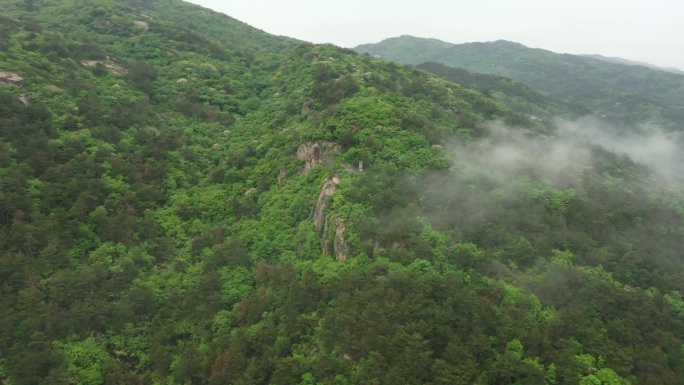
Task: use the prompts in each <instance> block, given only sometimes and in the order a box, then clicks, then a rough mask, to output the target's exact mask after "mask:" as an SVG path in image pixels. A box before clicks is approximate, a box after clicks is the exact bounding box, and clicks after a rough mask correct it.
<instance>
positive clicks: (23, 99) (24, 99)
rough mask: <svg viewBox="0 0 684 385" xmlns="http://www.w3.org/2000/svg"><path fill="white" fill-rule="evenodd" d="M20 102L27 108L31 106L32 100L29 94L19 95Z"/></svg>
mask: <svg viewBox="0 0 684 385" xmlns="http://www.w3.org/2000/svg"><path fill="white" fill-rule="evenodd" d="M19 101H20V102H21V103H22V104H23V105H25V106H30V105H31V98H29V96H28V95H27V94H21V95H19Z"/></svg>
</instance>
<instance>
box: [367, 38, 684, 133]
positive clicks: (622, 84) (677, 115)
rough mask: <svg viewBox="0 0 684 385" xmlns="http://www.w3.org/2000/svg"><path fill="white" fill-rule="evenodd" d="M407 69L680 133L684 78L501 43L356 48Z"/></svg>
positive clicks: (409, 42)
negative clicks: (434, 70)
mask: <svg viewBox="0 0 684 385" xmlns="http://www.w3.org/2000/svg"><path fill="white" fill-rule="evenodd" d="M354 49H355V50H357V51H358V52H361V53H369V54H373V55H377V56H382V57H383V58H385V59H388V60H394V61H397V62H399V63H403V64H412V65H418V64H421V63H424V62H436V63H440V64H443V65H446V66H449V67H454V68H458V69H461V70H468V71H473V72H476V73H481V74H490V75H497V76H503V77H506V78H510V79H513V80H516V81H519V82H521V83H523V84H525V85H527V86H529V87H531V88H532V89H533V90H535V91H538V92H540V93H542V94H544V95H546V96H548V97H550V98H551V99H553V100H556V101H560V102H564V103H567V104H569V105H574V106H581V107H583V108H584V109H587V110H589V111H592V112H593V113H594V114H596V115H599V116H603V117H605V118H607V119H610V120H613V121H616V122H620V123H621V124H630V123H635V122H641V123H650V124H657V125H660V126H663V127H665V128H666V129H668V130H681V128H682V121H684V108H683V107H682V106H683V105H684V75H682V74H681V73H672V72H666V71H662V70H658V69H655V68H652V67H646V66H643V65H634V63H632V62H628V63H629V64H625V63H620V62H617V60H616V59H612V60H611V59H609V58H605V57H600V58H596V57H590V56H587V55H584V56H583V55H570V54H557V53H554V52H550V51H546V50H543V49H537V48H529V47H526V46H524V45H522V44H518V43H514V42H510V41H505V40H499V41H494V42H486V43H479V42H478V43H466V44H451V43H447V42H444V41H440V40H437V39H423V38H418V37H413V36H400V37H395V38H390V39H386V40H383V41H381V42H379V43H375V44H364V45H360V46H358V47H356V48H354Z"/></svg>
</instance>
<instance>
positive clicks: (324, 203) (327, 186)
mask: <svg viewBox="0 0 684 385" xmlns="http://www.w3.org/2000/svg"><path fill="white" fill-rule="evenodd" d="M334 180H336V181H337V183H335V181H334ZM339 183H340V177H338V176H335V177H333V178H326V180H325V183H323V188H321V193H320V194H318V200H317V201H316V207H314V216H313V220H314V225H315V226H316V231H318V232H319V233H320V232H321V229H322V228H323V225H324V224H325V209H326V208H327V207H328V198H330V197H331V196H332V195H333V194H334V193H335V190H336V189H337V185H338V184H339Z"/></svg>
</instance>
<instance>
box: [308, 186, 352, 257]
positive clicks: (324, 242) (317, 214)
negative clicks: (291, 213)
mask: <svg viewBox="0 0 684 385" xmlns="http://www.w3.org/2000/svg"><path fill="white" fill-rule="evenodd" d="M340 182H341V180H340V177H339V176H337V175H335V176H333V177H332V178H327V179H326V180H325V183H323V187H322V188H321V193H320V194H319V195H318V200H317V201H316V206H315V207H314V215H313V221H314V225H315V226H316V231H317V232H318V234H319V236H320V241H321V250H322V251H323V255H331V254H334V256H335V260H336V261H338V262H343V261H345V260H346V259H347V258H348V257H349V243H348V242H347V239H346V235H347V227H346V225H345V223H344V220H343V219H342V218H340V217H339V216H337V215H334V216H330V215H326V212H325V211H326V208H327V207H328V198H330V197H331V196H332V195H333V194H334V193H335V190H337V186H338V185H339V184H340ZM331 226H332V229H331ZM331 230H332V231H331ZM333 231H334V236H332V239H331V235H332V233H333ZM331 242H332V247H331Z"/></svg>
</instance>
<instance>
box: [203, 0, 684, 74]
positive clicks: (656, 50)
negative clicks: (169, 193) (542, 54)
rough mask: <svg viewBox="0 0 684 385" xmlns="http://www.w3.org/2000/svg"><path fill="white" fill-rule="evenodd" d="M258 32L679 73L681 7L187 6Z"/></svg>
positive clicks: (442, 2)
mask: <svg viewBox="0 0 684 385" xmlns="http://www.w3.org/2000/svg"><path fill="white" fill-rule="evenodd" d="M190 2H192V3H195V4H200V5H202V6H204V7H207V8H211V9H213V10H216V11H219V12H222V13H225V14H227V15H228V16H231V17H234V18H236V19H238V20H240V21H243V22H245V23H247V24H249V25H251V26H253V27H256V28H259V29H262V30H264V31H266V32H269V33H272V34H276V35H284V36H290V37H294V38H297V39H300V40H305V41H310V42H313V43H333V44H336V45H339V46H342V47H354V46H357V45H359V44H364V43H376V42H378V41H381V40H383V39H386V38H389V37H395V36H399V35H413V36H418V37H433V38H436V39H440V40H444V41H448V42H451V43H465V42H471V41H493V40H499V39H504V40H511V41H515V42H518V43H522V44H524V45H527V46H530V47H535V48H544V49H547V50H550V51H554V52H560V53H574V54H581V53H590V54H601V55H604V56H617V57H622V58H625V59H630V60H637V61H644V62H648V63H652V64H655V65H660V66H666V67H667V66H669V67H677V68H680V69H684V42H683V41H682V39H683V38H684V36H683V35H684V1H682V0H650V1H648V0H620V1H618V0H591V1H589V0H450V1H447V0H421V1H416V0H411V1H408V0H393V1H390V0H336V1H326V0H279V1H275V0H242V1H225V0H191V1H190Z"/></svg>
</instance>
